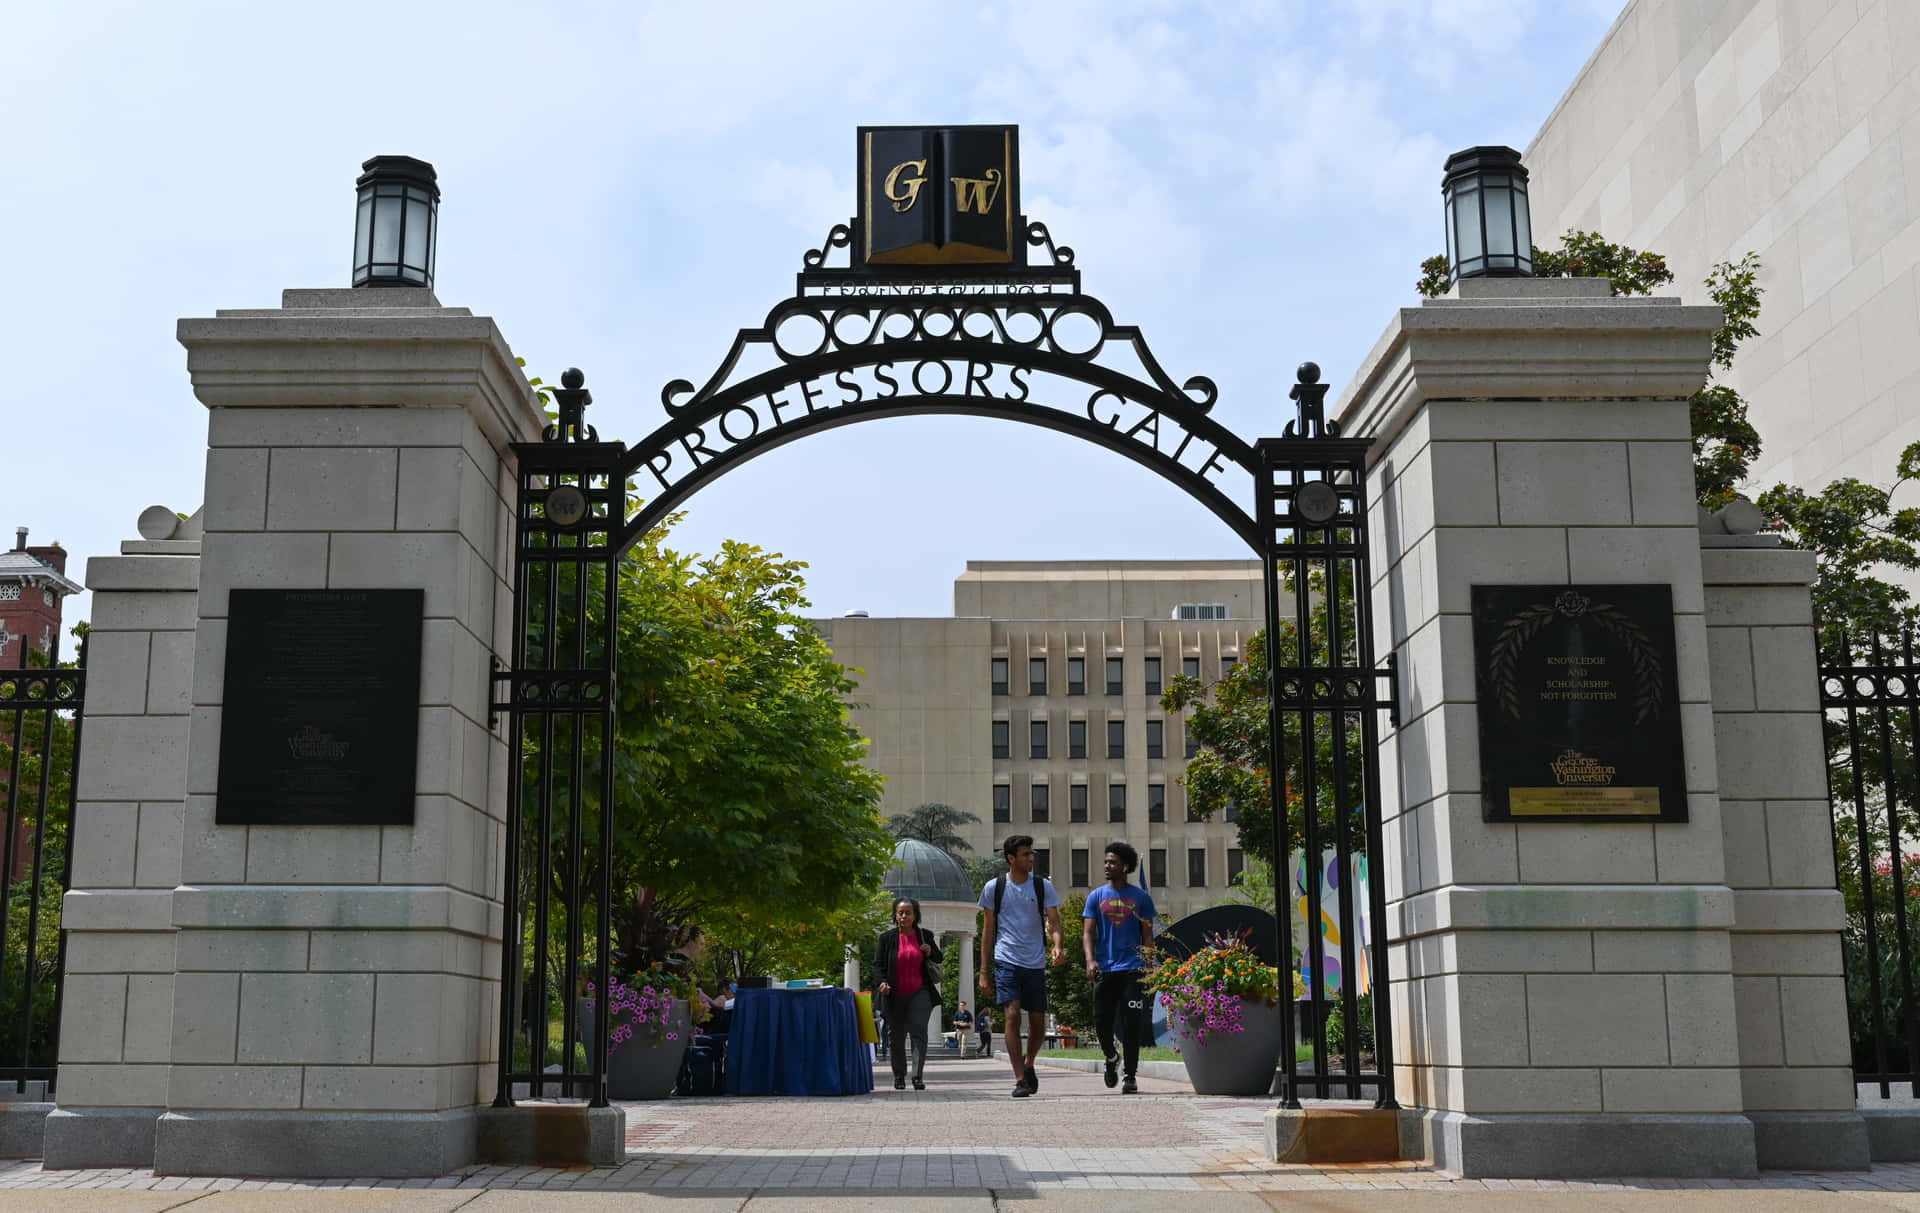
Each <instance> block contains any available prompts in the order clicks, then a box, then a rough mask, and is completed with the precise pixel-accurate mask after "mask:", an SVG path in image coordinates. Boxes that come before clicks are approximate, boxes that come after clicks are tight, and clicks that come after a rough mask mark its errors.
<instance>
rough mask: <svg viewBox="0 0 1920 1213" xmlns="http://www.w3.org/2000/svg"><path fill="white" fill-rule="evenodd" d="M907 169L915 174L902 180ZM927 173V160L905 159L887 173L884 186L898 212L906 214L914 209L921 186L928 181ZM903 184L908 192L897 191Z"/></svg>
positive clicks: (918, 198) (918, 199)
mask: <svg viewBox="0 0 1920 1213" xmlns="http://www.w3.org/2000/svg"><path fill="white" fill-rule="evenodd" d="M905 169H912V170H913V172H914V175H913V176H911V177H909V178H907V179H906V180H905V181H902V180H900V174H901V172H902V171H903V170H905ZM926 173H927V162H926V161H925V160H903V161H901V162H900V163H899V164H896V165H894V166H893V171H892V172H890V173H888V174H887V180H886V183H885V185H884V186H883V187H882V188H884V189H885V190H886V191H887V198H888V200H890V201H891V202H892V203H893V209H894V212H895V213H896V214H901V215H904V214H906V213H907V212H908V211H910V210H912V209H913V204H914V203H916V202H918V201H920V187H921V186H923V185H925V184H926V183H927V176H926ZM868 180H872V178H868ZM901 186H904V187H906V191H907V192H906V193H904V194H902V193H899V192H897V191H898V188H899V187H901Z"/></svg>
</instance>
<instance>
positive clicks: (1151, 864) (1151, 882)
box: [1147, 847, 1167, 889]
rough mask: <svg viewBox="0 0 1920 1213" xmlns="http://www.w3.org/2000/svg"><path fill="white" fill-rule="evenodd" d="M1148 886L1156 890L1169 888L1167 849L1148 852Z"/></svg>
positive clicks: (1157, 848) (1158, 848) (1154, 849)
mask: <svg viewBox="0 0 1920 1213" xmlns="http://www.w3.org/2000/svg"><path fill="white" fill-rule="evenodd" d="M1147 885H1148V887H1150V888H1155V889H1164V888H1166V887H1167V848H1165V847H1155V848H1153V849H1152V850H1151V851H1148V852H1147Z"/></svg>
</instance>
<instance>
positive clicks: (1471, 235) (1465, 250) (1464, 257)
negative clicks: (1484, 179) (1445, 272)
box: [1453, 190, 1485, 269]
mask: <svg viewBox="0 0 1920 1213" xmlns="http://www.w3.org/2000/svg"><path fill="white" fill-rule="evenodd" d="M1479 203H1480V191H1479V190H1461V191H1460V192H1459V193H1457V194H1455V195H1454V196H1453V226H1454V230H1455V233H1456V235H1455V243H1457V244H1458V245H1459V250H1460V258H1459V260H1458V261H1456V262H1455V263H1454V265H1455V266H1456V267H1457V268H1460V269H1465V268H1467V266H1468V264H1469V263H1470V262H1477V261H1479V260H1480V258H1481V257H1482V256H1483V255H1484V253H1485V250H1484V249H1483V248H1482V247H1481V244H1480V205H1479Z"/></svg>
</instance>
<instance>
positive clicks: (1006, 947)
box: [980, 834, 1067, 1099]
mask: <svg viewBox="0 0 1920 1213" xmlns="http://www.w3.org/2000/svg"><path fill="white" fill-rule="evenodd" d="M1000 849H1001V852H1002V853H1003V854H1004V855H1005V856H1006V858H1007V874H1006V875H1004V876H996V877H994V878H993V879H992V880H989V881H988V882H987V887H986V888H984V889H982V890H981V891H980V908H981V909H982V910H984V911H986V914H985V921H984V923H982V926H981V932H980V945H981V951H982V953H983V954H984V955H985V957H986V958H987V961H988V964H987V965H983V966H982V967H981V969H980V993H982V994H987V993H992V994H993V1000H994V1001H995V1002H996V1003H998V1004H1000V1017H1001V1020H1002V1024H1003V1026H1002V1027H1001V1029H1000V1033H1001V1036H1002V1038H1003V1039H1004V1040H1005V1041H1006V1045H1007V1060H1008V1061H1009V1062H1011V1063H1012V1064H1013V1097H1014V1098H1015V1099H1024V1098H1026V1097H1027V1096H1029V1095H1032V1094H1033V1093H1034V1092H1035V1091H1037V1090H1039V1089H1040V1080H1039V1078H1037V1077H1036V1076H1035V1075H1034V1072H1033V1059H1034V1058H1035V1057H1036V1056H1037V1055H1038V1054H1039V1052H1040V1042H1041V1041H1042V1040H1044V1039H1045V1038H1046V1033H1047V964H1048V959H1049V958H1048V955H1047V951H1046V947H1045V943H1044V940H1045V937H1047V936H1051V937H1052V939H1053V955H1052V958H1051V959H1052V963H1053V964H1059V963H1061V962H1062V961H1063V960H1065V959H1066V952H1067V948H1066V940H1065V939H1064V938H1063V937H1062V931H1061V927H1060V891H1059V890H1058V889H1055V888H1054V887H1053V886H1052V885H1050V884H1048V883H1047V881H1046V880H1044V879H1043V878H1041V877H1040V876H1038V875H1035V874H1034V871H1033V860H1034V855H1033V837H1032V835H1029V834H1014V835H1011V836H1009V837H1008V838H1007V840H1006V841H1005V842H1004V843H1002V844H1001V846H1000ZM989 966H990V967H991V968H992V969H993V978H992V981H993V984H992V985H991V986H989V985H988V984H987V982H988V978H987V968H988V967H989ZM1023 1009H1024V1010H1025V1011H1026V1013H1027V1022H1026V1029H1027V1032H1026V1046H1025V1048H1024V1049H1023V1048H1022V1047H1021V1041H1020V1027H1021V1025H1020V1012H1021V1011H1022V1010H1023ZM986 1014H987V1011H986V1004H985V1003H982V1004H981V1008H980V1016H981V1018H982V1019H984V1018H985V1017H986Z"/></svg>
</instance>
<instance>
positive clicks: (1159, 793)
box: [1147, 783, 1167, 821]
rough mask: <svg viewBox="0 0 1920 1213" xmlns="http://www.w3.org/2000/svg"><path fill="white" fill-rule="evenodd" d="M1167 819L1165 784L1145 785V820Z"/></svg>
mask: <svg viewBox="0 0 1920 1213" xmlns="http://www.w3.org/2000/svg"><path fill="white" fill-rule="evenodd" d="M1166 819H1167V785H1166V784H1164V783H1150V784H1148V785H1147V820H1148V821H1165V820H1166Z"/></svg>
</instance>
